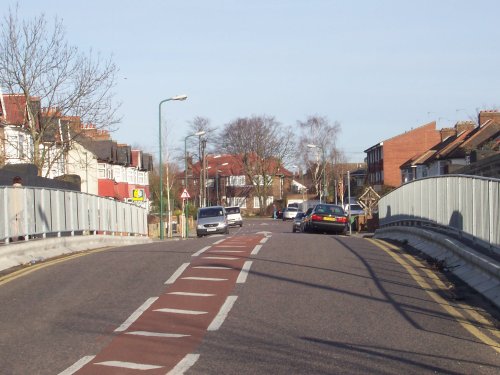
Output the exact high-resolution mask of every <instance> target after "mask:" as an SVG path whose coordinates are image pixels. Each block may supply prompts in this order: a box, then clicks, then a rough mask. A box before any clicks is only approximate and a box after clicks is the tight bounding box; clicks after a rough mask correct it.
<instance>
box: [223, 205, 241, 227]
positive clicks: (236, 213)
mask: <svg viewBox="0 0 500 375" xmlns="http://www.w3.org/2000/svg"><path fill="white" fill-rule="evenodd" d="M226 215H227V222H228V224H229V225H232V226H237V225H239V226H240V227H242V226H243V218H242V217H241V211H240V208H239V207H238V206H233V207H226Z"/></svg>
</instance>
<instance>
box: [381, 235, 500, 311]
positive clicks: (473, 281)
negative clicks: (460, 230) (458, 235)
mask: <svg viewBox="0 0 500 375" xmlns="http://www.w3.org/2000/svg"><path fill="white" fill-rule="evenodd" d="M374 237H375V238H388V239H392V240H397V241H407V242H408V244H409V245H410V246H412V247H414V248H416V249H418V250H420V251H422V252H424V253H426V254H427V255H429V256H431V257H433V258H435V259H437V260H440V261H443V262H444V263H445V265H446V267H447V268H448V269H449V270H450V271H451V272H452V273H453V274H455V275H456V276H457V277H459V278H460V279H462V280H463V281H464V282H466V283H467V284H468V285H470V286H471V287H472V288H474V289H475V290H477V291H478V292H479V293H481V294H482V295H483V296H485V297H486V298H488V299H489V300H490V301H491V302H493V303H494V304H495V306H497V307H499V308H500V264H499V263H498V262H496V261H495V260H493V259H491V258H488V257H487V256H485V255H483V254H481V253H479V252H477V251H475V250H474V249H472V248H470V247H468V246H466V245H464V244H463V243H461V242H460V241H457V240H455V239H452V238H449V237H446V236H445V235H443V234H440V233H436V232H433V231H430V230H427V229H420V228H412V227H400V226H395V227H389V228H382V229H377V231H376V232H375V235H374Z"/></svg>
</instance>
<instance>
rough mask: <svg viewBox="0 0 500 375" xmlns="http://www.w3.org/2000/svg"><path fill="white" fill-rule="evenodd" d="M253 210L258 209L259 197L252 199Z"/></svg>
mask: <svg viewBox="0 0 500 375" xmlns="http://www.w3.org/2000/svg"><path fill="white" fill-rule="evenodd" d="M253 208H260V200H259V197H253Z"/></svg>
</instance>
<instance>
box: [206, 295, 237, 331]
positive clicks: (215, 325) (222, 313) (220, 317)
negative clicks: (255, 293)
mask: <svg viewBox="0 0 500 375" xmlns="http://www.w3.org/2000/svg"><path fill="white" fill-rule="evenodd" d="M237 299H238V296H229V297H227V298H226V301H225V302H224V304H223V305H222V306H221V308H220V310H219V312H218V313H217V316H216V317H215V318H214V320H213V321H212V323H210V325H209V326H208V328H207V331H217V330H218V329H219V328H220V327H221V326H222V323H224V320H225V319H226V317H227V315H228V314H229V311H231V308H232V307H233V305H234V303H235V302H236V300H237Z"/></svg>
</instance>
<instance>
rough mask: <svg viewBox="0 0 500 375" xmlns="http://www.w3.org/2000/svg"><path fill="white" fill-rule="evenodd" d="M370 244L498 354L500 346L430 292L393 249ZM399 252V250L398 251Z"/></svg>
mask: <svg viewBox="0 0 500 375" xmlns="http://www.w3.org/2000/svg"><path fill="white" fill-rule="evenodd" d="M368 241H370V242H371V243H373V244H374V245H376V246H377V247H378V248H380V249H382V250H383V251H385V252H386V253H387V254H389V255H390V256H391V257H392V258H393V259H394V260H395V261H396V262H398V263H399V264H400V265H401V266H403V268H404V269H405V270H406V271H407V272H408V273H409V274H410V275H411V276H412V277H413V279H414V280H415V281H416V282H417V283H418V284H419V285H420V286H421V287H422V288H423V289H424V291H425V292H427V294H428V295H429V296H430V297H431V298H432V299H433V300H434V301H436V302H437V303H438V304H439V305H440V306H441V307H442V308H443V309H444V310H446V311H447V312H448V314H450V316H451V317H453V318H454V319H455V321H456V322H457V323H459V324H460V325H461V326H462V327H463V328H465V329H466V330H467V331H468V332H469V333H470V334H472V335H473V336H475V337H476V338H478V339H479V340H481V341H482V342H483V343H484V344H486V345H488V346H490V347H491V348H492V349H493V350H495V351H496V352H497V353H500V344H499V343H498V342H496V341H495V340H492V339H491V338H490V337H488V336H486V335H485V334H484V333H482V332H481V331H480V330H479V329H478V328H476V327H475V326H474V325H472V324H471V323H469V322H468V320H467V319H466V318H465V317H464V316H463V315H462V314H461V313H460V312H459V311H458V310H457V309H456V308H454V307H453V306H451V305H450V304H449V302H447V301H446V300H445V299H444V298H442V297H441V296H440V295H439V294H437V293H436V292H434V291H433V290H432V287H431V286H430V285H429V284H428V283H427V282H426V281H425V280H424V279H423V278H422V277H421V276H420V275H419V274H418V273H417V272H416V270H415V269H414V268H412V267H411V266H410V265H409V264H408V263H407V262H406V261H405V260H404V259H403V258H402V257H400V256H399V255H396V253H395V252H394V249H393V250H392V251H391V249H390V248H389V247H387V246H386V245H384V242H382V241H380V240H372V239H368ZM398 250H399V249H398Z"/></svg>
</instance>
